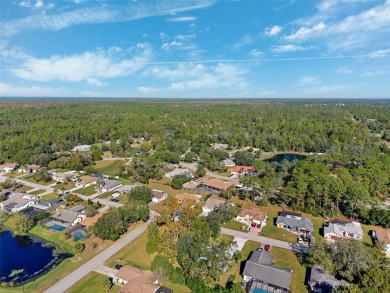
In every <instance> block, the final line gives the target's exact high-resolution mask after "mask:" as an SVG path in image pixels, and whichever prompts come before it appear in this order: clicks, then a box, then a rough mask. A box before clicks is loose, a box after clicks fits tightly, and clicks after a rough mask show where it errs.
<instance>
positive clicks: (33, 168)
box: [19, 165, 42, 173]
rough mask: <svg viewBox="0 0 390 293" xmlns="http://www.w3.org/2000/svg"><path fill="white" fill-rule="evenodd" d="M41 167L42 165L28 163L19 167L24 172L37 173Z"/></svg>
mask: <svg viewBox="0 0 390 293" xmlns="http://www.w3.org/2000/svg"><path fill="white" fill-rule="evenodd" d="M41 168H42V166H41V165H26V166H23V167H22V168H21V169H19V171H20V172H23V173H35V172H37V171H38V170H39V169H41Z"/></svg>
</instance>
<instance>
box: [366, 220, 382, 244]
mask: <svg viewBox="0 0 390 293" xmlns="http://www.w3.org/2000/svg"><path fill="white" fill-rule="evenodd" d="M376 229H382V227H379V226H370V225H363V224H362V230H363V242H365V243H368V244H370V245H372V239H371V236H370V235H368V231H370V230H376Z"/></svg>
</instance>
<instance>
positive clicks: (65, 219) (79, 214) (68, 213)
mask: <svg viewBox="0 0 390 293" xmlns="http://www.w3.org/2000/svg"><path fill="white" fill-rule="evenodd" d="M84 211H85V207H84V206H83V205H77V206H74V207H72V208H69V209H60V210H58V211H57V212H56V213H55V214H54V215H52V216H51V217H48V218H46V219H44V220H43V221H42V224H44V225H45V226H46V227H48V228H51V229H53V230H56V231H62V230H64V229H66V228H68V227H71V226H74V225H76V224H79V223H80V222H81V221H82V220H84V219H85V218H86V217H87V216H86V215H85V213H84Z"/></svg>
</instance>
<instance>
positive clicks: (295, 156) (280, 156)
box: [265, 154, 307, 163]
mask: <svg viewBox="0 0 390 293" xmlns="http://www.w3.org/2000/svg"><path fill="white" fill-rule="evenodd" d="M306 157H307V156H305V155H299V154H277V155H275V156H273V157H271V158H269V159H267V160H265V161H266V162H269V163H271V162H278V163H281V162H282V161H283V160H287V161H289V162H291V161H294V160H303V159H306Z"/></svg>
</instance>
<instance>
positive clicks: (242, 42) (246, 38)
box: [232, 35, 254, 50]
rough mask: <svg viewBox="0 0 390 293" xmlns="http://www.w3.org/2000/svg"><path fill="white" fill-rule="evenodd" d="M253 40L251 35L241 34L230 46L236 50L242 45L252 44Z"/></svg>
mask: <svg viewBox="0 0 390 293" xmlns="http://www.w3.org/2000/svg"><path fill="white" fill-rule="evenodd" d="M253 43H254V40H253V38H252V37H251V36H248V35H247V36H243V37H242V38H241V39H240V40H239V41H238V42H237V43H235V44H234V45H233V46H232V49H233V50H238V49H240V48H242V47H244V46H248V45H252V44H253Z"/></svg>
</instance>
